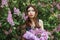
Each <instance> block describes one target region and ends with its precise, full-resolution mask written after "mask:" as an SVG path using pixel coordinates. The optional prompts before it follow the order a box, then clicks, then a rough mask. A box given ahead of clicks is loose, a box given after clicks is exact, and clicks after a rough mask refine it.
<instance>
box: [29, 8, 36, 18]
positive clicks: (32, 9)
mask: <svg viewBox="0 0 60 40" xmlns="http://www.w3.org/2000/svg"><path fill="white" fill-rule="evenodd" d="M34 16H35V10H34V8H32V7H29V8H28V17H29V18H34Z"/></svg>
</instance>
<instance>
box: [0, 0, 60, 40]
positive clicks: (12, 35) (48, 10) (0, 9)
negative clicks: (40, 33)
mask: <svg viewBox="0 0 60 40" xmlns="http://www.w3.org/2000/svg"><path fill="white" fill-rule="evenodd" d="M29 4H32V5H34V6H36V8H37V9H38V18H39V19H42V20H43V23H44V28H45V30H47V31H49V32H50V33H51V31H54V30H55V31H54V32H53V33H52V35H53V36H54V38H53V37H52V39H53V40H60V32H59V31H60V29H59V30H58V25H59V24H60V0H0V40H20V32H21V28H20V27H19V25H22V24H24V22H25V20H24V19H23V16H24V15H23V13H24V11H25V8H26V7H27V5H29ZM15 9H16V10H15ZM14 10H15V12H14ZM17 10H18V11H17ZM9 13H11V14H10V16H11V15H12V16H11V17H10V18H12V19H11V20H12V21H11V23H12V24H10V23H9V22H8V21H7V18H9V17H8V16H9V15H8V14H9ZM10 18H9V19H10ZM9 21H10V20H9ZM52 39H51V37H49V39H48V40H52Z"/></svg>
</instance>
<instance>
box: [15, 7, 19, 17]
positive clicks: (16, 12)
mask: <svg viewBox="0 0 60 40" xmlns="http://www.w3.org/2000/svg"><path fill="white" fill-rule="evenodd" d="M19 13H20V11H19V9H18V8H16V7H14V14H16V15H18V16H19Z"/></svg>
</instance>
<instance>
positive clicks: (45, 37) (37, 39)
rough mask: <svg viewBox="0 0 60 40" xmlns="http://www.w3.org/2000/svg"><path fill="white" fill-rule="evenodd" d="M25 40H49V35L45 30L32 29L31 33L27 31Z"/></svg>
mask: <svg viewBox="0 0 60 40" xmlns="http://www.w3.org/2000/svg"><path fill="white" fill-rule="evenodd" d="M38 33H40V35H41V36H40V37H38V36H37V35H38ZM23 37H24V38H26V39H28V40H31V39H33V40H48V33H47V31H45V30H41V29H38V28H36V29H35V30H33V29H31V30H30V31H26V33H25V34H24V35H23Z"/></svg>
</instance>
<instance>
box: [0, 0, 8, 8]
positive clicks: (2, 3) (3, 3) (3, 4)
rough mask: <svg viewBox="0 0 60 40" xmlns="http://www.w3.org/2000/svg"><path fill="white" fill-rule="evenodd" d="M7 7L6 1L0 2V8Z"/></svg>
mask: <svg viewBox="0 0 60 40" xmlns="http://www.w3.org/2000/svg"><path fill="white" fill-rule="evenodd" d="M4 6H8V0H2V2H1V7H2V8H3V7H4Z"/></svg>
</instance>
